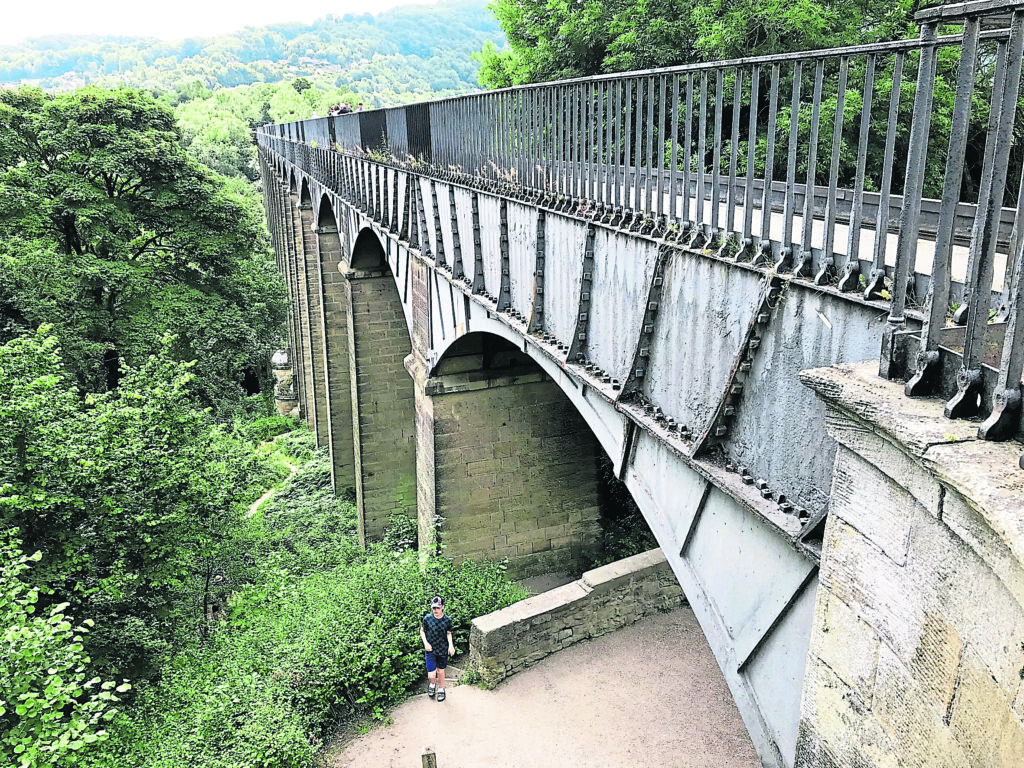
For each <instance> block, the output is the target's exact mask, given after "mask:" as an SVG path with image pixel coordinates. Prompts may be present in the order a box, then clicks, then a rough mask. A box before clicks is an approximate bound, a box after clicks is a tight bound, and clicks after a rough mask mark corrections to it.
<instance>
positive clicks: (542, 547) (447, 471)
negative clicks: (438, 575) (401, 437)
mask: <svg viewBox="0 0 1024 768" xmlns="http://www.w3.org/2000/svg"><path fill="white" fill-rule="evenodd" d="M426 392H427V394H428V395H429V396H430V398H431V400H432V415H433V443H434V444H433V455H434V479H433V482H434V484H435V488H436V502H435V503H436V507H435V511H436V514H437V515H439V516H440V518H441V525H440V537H441V543H442V544H443V546H444V554H445V555H446V556H447V557H450V558H453V559H454V560H455V561H456V562H459V561H461V560H463V559H464V558H470V559H473V560H480V559H489V560H503V559H506V558H507V559H508V560H509V573H510V574H511V575H512V576H513V577H515V578H525V577H527V576H533V575H537V574H541V573H547V572H551V571H559V572H563V573H564V572H570V571H572V570H576V569H578V568H579V566H580V565H581V564H582V562H583V559H584V556H585V555H587V554H591V553H593V552H595V551H596V549H597V547H598V544H599V533H600V497H599V484H598V469H597V467H598V464H597V456H598V453H597V452H598V451H600V447H599V446H598V445H597V441H596V440H595V439H594V436H593V434H592V433H591V432H590V429H589V428H588V427H587V425H586V423H585V422H584V421H583V419H582V418H581V417H580V415H579V413H578V412H577V411H576V410H575V408H573V406H572V404H571V403H570V402H569V401H568V399H567V398H566V397H565V394H564V393H563V392H562V391H561V390H560V389H559V388H558V385H557V384H555V383H554V382H553V381H551V379H550V378H548V377H547V376H546V375H545V374H543V373H540V372H539V371H538V372H536V373H525V374H517V375H513V374H507V375H493V374H492V375H491V377H490V378H486V379H484V378H480V376H479V375H478V374H474V373H464V374H451V375H446V376H442V377H436V378H433V379H430V380H428V381H427V383H426Z"/></svg>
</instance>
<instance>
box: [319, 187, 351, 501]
mask: <svg viewBox="0 0 1024 768" xmlns="http://www.w3.org/2000/svg"><path fill="white" fill-rule="evenodd" d="M321 205H322V206H326V204H325V203H321ZM324 213H325V211H324V210H321V216H320V218H321V219H325V218H329V219H333V214H331V213H329V209H328V214H329V215H327V216H325V215H324ZM316 239H317V251H318V255H319V264H320V268H319V273H320V284H319V291H320V302H321V313H322V327H323V351H322V355H323V360H324V363H323V368H324V372H325V381H324V382H323V389H324V390H325V391H326V398H327V402H326V405H325V414H326V416H327V420H328V423H329V427H330V448H331V476H332V479H333V481H334V490H335V492H336V493H338V495H343V494H348V493H352V492H354V491H355V487H356V466H355V464H356V461H355V448H354V438H353V433H352V394H351V378H352V364H351V360H350V357H349V322H348V317H349V306H348V300H347V297H346V286H345V282H346V281H345V278H344V276H343V275H342V273H341V268H342V265H343V263H344V259H345V256H346V254H344V253H343V250H344V249H343V247H342V243H341V239H340V237H339V234H338V228H337V226H335V225H334V224H333V223H321V224H320V225H319V226H318V227H317V228H316Z"/></svg>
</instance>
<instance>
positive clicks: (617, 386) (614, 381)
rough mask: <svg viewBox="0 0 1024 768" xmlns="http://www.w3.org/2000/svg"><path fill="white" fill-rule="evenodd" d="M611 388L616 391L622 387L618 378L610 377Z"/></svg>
mask: <svg viewBox="0 0 1024 768" xmlns="http://www.w3.org/2000/svg"><path fill="white" fill-rule="evenodd" d="M612 389H614V390H616V391H618V390H619V389H622V384H621V382H620V381H619V380H618V379H612Z"/></svg>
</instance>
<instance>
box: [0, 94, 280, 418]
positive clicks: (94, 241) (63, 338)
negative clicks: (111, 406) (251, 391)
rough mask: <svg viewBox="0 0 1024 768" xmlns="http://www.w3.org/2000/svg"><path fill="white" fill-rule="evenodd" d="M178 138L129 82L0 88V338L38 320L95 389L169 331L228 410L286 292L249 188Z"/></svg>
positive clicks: (273, 330) (252, 370)
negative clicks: (225, 177) (54, 89)
mask: <svg viewBox="0 0 1024 768" xmlns="http://www.w3.org/2000/svg"><path fill="white" fill-rule="evenodd" d="M180 139H181V136H180V133H179V130H178V128H177V126H176V125H175V123H174V116H173V114H172V113H171V111H170V110H169V109H168V108H166V107H164V106H161V105H160V104H158V103H157V102H155V101H154V100H153V99H152V97H150V96H149V95H148V94H145V93H143V92H140V91H132V90H119V91H102V90H97V89H91V88H86V89H82V90H80V91H76V92H74V93H71V94H65V95H60V96H50V95H46V94H43V93H42V92H41V91H39V90H34V89H20V90H6V91H3V90H0V343H2V342H4V341H8V340H10V339H12V338H14V337H16V336H19V335H22V334H25V333H26V332H29V331H31V330H32V329H34V328H36V327H38V326H39V325H40V324H42V323H52V324H53V326H54V328H53V333H54V335H55V336H56V337H57V338H59V339H60V342H61V346H62V349H63V350H64V353H65V362H66V363H67V365H68V368H69V370H70V371H71V372H72V373H73V375H74V377H75V379H76V380H77V382H78V383H79V385H80V386H81V387H82V388H83V389H85V390H86V391H91V392H102V391H104V390H106V389H110V388H112V387H114V386H116V384H117V381H118V378H119V376H120V366H121V365H122V364H128V365H140V364H141V363H142V362H143V361H144V360H145V359H146V357H147V356H148V355H149V354H151V353H152V352H153V351H155V350H156V349H157V347H158V346H159V340H160V339H161V338H162V337H163V336H164V335H165V334H167V333H170V334H172V335H173V336H174V341H173V342H172V349H171V352H172V354H173V355H174V356H175V357H177V358H178V359H180V360H196V361H197V363H196V365H197V372H198V374H199V375H198V378H197V382H198V386H199V387H200V389H201V390H202V392H203V396H204V398H205V400H206V402H207V403H208V404H211V405H215V406H217V407H218V408H219V409H222V410H225V409H226V410H230V409H231V408H232V407H235V406H236V405H237V403H238V401H239V399H240V398H241V397H242V396H243V395H244V392H243V390H242V387H241V384H242V382H243V381H244V380H245V378H246V377H247V376H248V377H249V378H250V379H253V378H255V376H256V374H257V373H258V372H259V371H260V370H261V369H263V368H265V363H264V361H265V359H266V357H267V355H268V353H269V350H270V348H271V347H272V346H273V345H274V344H276V343H277V341H278V338H279V334H280V329H281V327H282V323H283V320H284V316H285V311H286V309H285V308H286V304H285V295H284V291H283V288H282V286H281V283H280V279H279V277H278V275H277V274H276V271H275V270H274V265H273V261H272V259H271V258H270V255H269V247H268V237H267V235H266V230H265V228H264V227H263V226H262V224H261V214H260V211H259V209H258V208H257V205H256V203H255V201H252V200H246V199H244V198H242V197H240V196H238V195H236V194H233V193H231V192H230V191H229V190H228V189H227V188H226V187H225V185H224V182H223V181H222V180H221V179H220V178H219V177H217V176H216V175H215V174H213V173H211V172H210V171H209V170H208V169H206V168H205V167H203V166H202V165H200V164H199V163H198V162H197V161H196V160H195V159H193V158H192V157H191V156H190V155H189V154H188V153H187V152H186V151H185V150H184V148H183V147H182V144H181V140H180Z"/></svg>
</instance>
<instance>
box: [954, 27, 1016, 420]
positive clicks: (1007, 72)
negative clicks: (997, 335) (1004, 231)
mask: <svg viewBox="0 0 1024 768" xmlns="http://www.w3.org/2000/svg"><path fill="white" fill-rule="evenodd" d="M1022 26H1024V12H1022V11H1020V10H1015V11H1014V13H1013V17H1012V21H1011V23H1010V39H1009V41H1008V43H1007V48H1006V56H1005V63H1004V65H1003V67H1002V73H1001V74H1002V77H1001V78H999V79H997V81H996V82H995V83H993V86H992V103H991V111H990V115H991V116H992V120H991V122H990V124H989V129H990V130H989V134H988V140H987V141H986V145H988V143H989V142H992V144H993V148H992V151H991V153H989V152H988V151H987V146H986V153H985V155H986V159H989V158H991V167H990V168H986V169H985V171H984V172H983V178H984V179H985V180H986V181H987V182H988V183H987V184H983V185H982V189H981V191H980V194H979V197H978V210H977V214H976V217H977V218H976V219H975V222H974V231H973V233H972V236H971V255H970V258H969V261H968V274H967V285H966V289H965V290H966V292H967V295H968V296H969V299H968V310H967V328H966V335H965V338H964V354H963V364H962V365H961V367H960V370H959V371H958V372H957V377H956V383H957V390H958V391H957V393H956V394H955V395H954V396H953V398H952V399H951V400H950V401H949V402H948V403H947V404H946V408H945V413H946V416H947V417H948V418H961V417H964V416H973V415H974V414H975V413H976V412H977V411H978V408H979V405H980V401H981V395H980V389H981V386H982V371H981V367H982V359H983V356H984V347H985V335H986V331H987V328H988V320H989V309H990V304H991V300H990V297H991V292H992V278H993V275H994V274H995V248H996V236H997V232H998V228H999V218H1000V213H1001V211H1002V206H1003V192H1004V191H1005V187H1006V168H1007V165H1008V164H1009V159H1010V145H1011V143H1012V142H1011V140H1012V137H1013V123H1014V117H1015V115H1016V111H1017V95H1018V93H1019V91H1020V74H1021V55H1022V53H1024V29H1022ZM1011 357H1013V356H1012V355H1010V354H1009V349H1008V348H1006V347H1005V346H1004V349H1003V363H1004V364H1005V363H1008V362H1009V360H1008V358H1011ZM1008 372H1009V371H1008V370H1007V373H1008ZM1007 390H1015V391H1016V399H1014V398H1013V396H1012V392H1011V393H1010V394H1007ZM1019 396H1020V371H1019V370H1018V372H1017V379H1016V381H1015V382H1011V381H1006V380H1005V379H1004V378H1003V377H1002V376H1001V377H1000V386H999V387H997V390H996V409H997V411H998V412H999V414H1000V415H999V416H998V417H997V420H996V422H993V423H991V424H990V423H989V422H986V424H985V425H982V437H985V436H989V438H990V439H998V438H1001V437H1006V436H1008V435H1004V434H1003V433H1004V431H1005V429H1006V427H1005V424H1006V423H1007V421H1008V420H1009V419H1010V418H1011V417H1012V415H1013V413H1014V412H1015V409H1017V408H1019V407H1020V400H1019ZM1003 397H1008V398H1010V399H1009V401H1008V402H1005V403H1003V402H1002V401H1001V398H1003ZM990 421H991V419H990Z"/></svg>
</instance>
